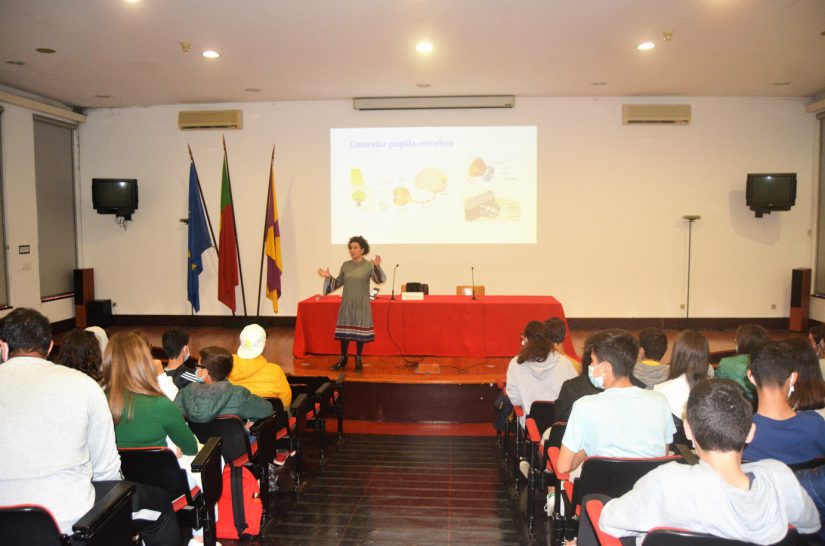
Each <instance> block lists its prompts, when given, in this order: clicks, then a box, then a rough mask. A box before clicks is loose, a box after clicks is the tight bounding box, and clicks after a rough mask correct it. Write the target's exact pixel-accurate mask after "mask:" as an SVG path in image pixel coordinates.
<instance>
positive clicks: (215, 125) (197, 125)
mask: <svg viewBox="0 0 825 546" xmlns="http://www.w3.org/2000/svg"><path fill="white" fill-rule="evenodd" d="M178 127H179V128H180V129H181V131H189V130H192V129H243V110H182V111H180V112H178Z"/></svg>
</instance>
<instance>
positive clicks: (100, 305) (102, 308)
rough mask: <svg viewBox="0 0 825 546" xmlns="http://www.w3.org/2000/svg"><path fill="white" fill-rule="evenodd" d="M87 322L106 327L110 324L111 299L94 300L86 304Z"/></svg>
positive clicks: (90, 324) (91, 324)
mask: <svg viewBox="0 0 825 546" xmlns="http://www.w3.org/2000/svg"><path fill="white" fill-rule="evenodd" d="M86 310H87V314H88V319H89V324H88V326H100V327H101V328H104V329H105V328H108V327H110V326H111V325H112V300H95V301H90V302H89V303H87V304H86Z"/></svg>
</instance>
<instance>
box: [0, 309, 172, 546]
mask: <svg viewBox="0 0 825 546" xmlns="http://www.w3.org/2000/svg"><path fill="white" fill-rule="evenodd" d="M51 336H52V333H51V325H50V324H49V320H48V319H47V318H46V317H44V316H43V315H41V314H40V313H38V312H37V311H35V310H34V309H25V308H17V309H15V310H13V311H12V312H11V313H9V314H8V316H6V317H5V318H4V319H3V321H2V324H0V339H2V342H0V356H2V360H3V361H4V363H3V364H2V365H0V415H2V416H3V418H2V419H0V437H2V438H3V441H2V442H0V459H1V460H2V461H3V464H2V465H0V504H2V505H11V504H38V505H41V506H44V507H46V508H47V509H48V510H49V512H51V514H52V515H53V516H54V518H55V521H56V522H57V524H58V526H59V528H60V531H61V532H63V533H71V532H72V525H74V523H75V522H76V521H77V520H78V519H79V518H80V517H81V516H82V515H83V514H85V513H86V512H87V511H88V510H89V509H90V508H91V507H92V505H93V504H94V502H95V499H99V498H102V497H103V496H104V495H105V494H106V493H107V492H108V491H110V490H111V489H112V488H113V487H114V486H115V485H116V484H117V482H118V481H119V480H120V458H119V457H118V453H117V449H116V447H115V433H114V427H113V425H112V415H111V413H110V412H109V408H108V407H107V405H106V396H105V395H104V394H103V391H102V390H101V388H100V386H99V385H98V384H97V383H96V382H95V381H94V380H93V379H91V378H90V377H88V376H87V375H86V374H84V373H82V372H80V371H78V370H74V369H71V368H68V367H66V366H59V365H56V364H52V363H51V362H49V361H47V360H46V359H45V356H46V355H47V354H48V353H49V351H50V350H51V347H52V337H51ZM49 439H54V440H55V441H49ZM132 511H133V518H134V522H135V524H136V526H137V527H138V529H139V530H140V532H141V534H142V536H143V539H144V542H145V543H146V544H147V546H154V545H164V546H166V545H169V546H171V545H177V544H178V543H179V540H180V537H179V530H178V525H177V520H176V519H175V516H174V513H173V512H172V507H171V505H170V503H169V500H168V499H167V498H166V493H164V492H163V491H162V490H160V489H156V488H153V487H148V486H143V485H140V484H136V486H135V495H134V496H133V498H132Z"/></svg>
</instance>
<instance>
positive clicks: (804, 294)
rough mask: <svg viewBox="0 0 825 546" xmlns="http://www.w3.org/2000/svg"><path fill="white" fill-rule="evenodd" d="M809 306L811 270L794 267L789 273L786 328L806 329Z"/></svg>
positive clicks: (793, 329) (796, 330) (803, 330)
mask: <svg viewBox="0 0 825 546" xmlns="http://www.w3.org/2000/svg"><path fill="white" fill-rule="evenodd" d="M810 307H811V270H810V268H807V267H800V268H796V269H794V270H793V271H792V274H791V312H790V316H789V318H788V329H789V330H791V331H792V332H806V331H807V330H808V313H809V310H810Z"/></svg>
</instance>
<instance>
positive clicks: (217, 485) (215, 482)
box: [192, 436, 223, 506]
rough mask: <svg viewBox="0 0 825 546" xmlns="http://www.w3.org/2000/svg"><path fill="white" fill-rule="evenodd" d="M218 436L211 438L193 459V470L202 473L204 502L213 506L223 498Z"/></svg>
mask: <svg viewBox="0 0 825 546" xmlns="http://www.w3.org/2000/svg"><path fill="white" fill-rule="evenodd" d="M222 444H223V440H221V438H220V437H218V436H213V437H212V438H209V440H208V441H207V442H206V444H205V445H204V446H203V449H201V450H200V451H199V452H198V454H197V455H196V456H195V458H194V460H193V461H192V471H193V472H198V473H200V475H201V485H202V486H203V487H202V490H203V498H204V502H205V503H206V505H207V506H212V505H214V504H215V503H217V502H218V500H219V499H220V498H221V492H222V491H223V479H222V475H221V446H222Z"/></svg>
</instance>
